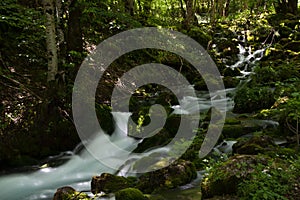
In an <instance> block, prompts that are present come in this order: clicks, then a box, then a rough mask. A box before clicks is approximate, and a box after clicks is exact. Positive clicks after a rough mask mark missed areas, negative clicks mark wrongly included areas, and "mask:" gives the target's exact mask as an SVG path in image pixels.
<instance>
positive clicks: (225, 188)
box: [201, 155, 268, 198]
mask: <svg viewBox="0 0 300 200" xmlns="http://www.w3.org/2000/svg"><path fill="white" fill-rule="evenodd" d="M267 162H268V159H267V158H266V157H263V156H257V155H236V156H233V157H231V158H229V159H228V160H227V161H226V162H224V163H222V164H220V165H216V166H215V167H214V168H213V169H211V170H210V172H209V174H208V175H207V176H206V177H204V178H203V180H202V183H201V190H202V195H203V197H204V198H209V197H213V196H217V195H225V194H236V192H237V189H238V185H239V183H241V182H242V181H243V180H244V179H246V178H247V177H248V176H249V174H250V173H252V172H253V171H254V170H255V169H254V167H255V166H256V165H258V164H263V165H267Z"/></svg>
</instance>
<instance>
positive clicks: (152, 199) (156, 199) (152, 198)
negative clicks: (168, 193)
mask: <svg viewBox="0 0 300 200" xmlns="http://www.w3.org/2000/svg"><path fill="white" fill-rule="evenodd" d="M146 196H147V198H148V200H167V199H166V198H164V197H163V196H161V195H159V194H155V195H146Z"/></svg>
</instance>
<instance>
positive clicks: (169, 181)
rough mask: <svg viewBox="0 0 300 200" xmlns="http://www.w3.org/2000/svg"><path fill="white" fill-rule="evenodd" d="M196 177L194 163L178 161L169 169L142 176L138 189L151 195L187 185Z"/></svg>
mask: <svg viewBox="0 0 300 200" xmlns="http://www.w3.org/2000/svg"><path fill="white" fill-rule="evenodd" d="M196 177H197V171H196V168H195V166H194V164H193V163H192V162H190V161H185V160H178V161H176V162H174V163H173V164H171V165H170V166H168V167H165V168H162V169H159V170H157V171H152V172H148V173H146V174H143V175H142V176H140V177H139V182H138V184H137V188H138V189H140V190H141V191H143V192H144V193H149V194H150V193H152V192H154V191H156V192H157V191H159V190H165V189H172V188H176V187H178V186H181V185H185V184H187V183H189V182H191V181H192V180H193V179H195V178H196Z"/></svg>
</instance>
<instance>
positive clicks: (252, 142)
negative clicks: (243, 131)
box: [233, 135, 276, 155]
mask: <svg viewBox="0 0 300 200" xmlns="http://www.w3.org/2000/svg"><path fill="white" fill-rule="evenodd" d="M275 147H276V145H275V143H274V141H273V139H272V138H271V137H270V136H266V135H265V136H254V137H252V138H250V139H249V140H248V141H238V142H237V143H235V144H234V145H233V153H238V154H248V155H256V154H259V153H266V152H269V151H275Z"/></svg>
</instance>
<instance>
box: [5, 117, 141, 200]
mask: <svg viewBox="0 0 300 200" xmlns="http://www.w3.org/2000/svg"><path fill="white" fill-rule="evenodd" d="M113 116H114V119H115V123H116V124H117V126H116V129H115V132H114V133H113V136H112V139H113V143H114V144H115V145H117V146H119V147H120V149H127V150H128V151H132V150H133V149H134V148H136V146H137V144H138V141H137V140H135V139H133V138H130V137H127V122H128V118H129V116H130V113H113ZM103 137H106V136H105V135H104V134H100V135H99V137H96V138H95V140H94V141H93V142H92V143H91V144H90V145H91V146H90V147H89V148H90V149H91V150H92V151H93V153H95V152H96V153H98V154H99V155H97V157H98V158H101V159H103V161H106V162H111V160H113V159H114V157H116V159H115V160H117V159H118V157H119V153H120V152H118V151H116V150H114V151H111V149H108V148H110V146H111V144H108V143H104V142H103V141H105V140H103ZM107 159H110V160H107ZM119 163H122V161H120V162H119ZM103 172H108V173H114V172H115V169H111V168H109V167H107V166H105V165H103V164H102V163H101V162H99V161H98V160H97V159H95V158H94V156H92V155H91V154H90V153H89V152H88V151H87V150H85V149H84V150H83V151H82V152H81V153H80V154H78V155H73V156H71V159H70V160H69V161H68V162H67V163H65V164H63V165H61V166H59V167H55V168H51V167H46V168H43V169H40V170H38V171H36V172H33V173H20V174H12V175H6V176H2V177H0V199H3V200H4V199H5V200H6V199H9V200H20V199H25V200H35V199H52V197H53V194H54V193H55V191H56V189H57V188H59V187H61V186H66V185H69V186H71V187H74V188H75V189H76V190H78V191H82V190H89V189H90V181H91V177H92V176H94V175H100V174H101V173H103Z"/></svg>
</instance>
